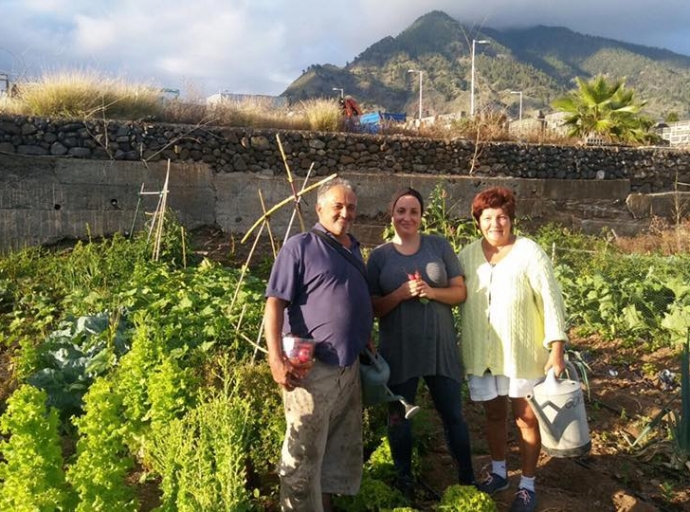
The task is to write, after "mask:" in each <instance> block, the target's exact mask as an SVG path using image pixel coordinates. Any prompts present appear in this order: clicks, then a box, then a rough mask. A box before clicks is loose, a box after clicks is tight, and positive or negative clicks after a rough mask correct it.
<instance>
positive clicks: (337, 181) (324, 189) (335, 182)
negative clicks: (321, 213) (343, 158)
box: [316, 178, 357, 202]
mask: <svg viewBox="0 0 690 512" xmlns="http://www.w3.org/2000/svg"><path fill="white" fill-rule="evenodd" d="M333 187H343V188H345V189H347V190H349V191H350V192H353V193H354V194H356V193H357V191H356V190H355V187H353V186H352V183H350V182H349V181H348V180H346V179H345V178H333V179H332V180H328V181H327V182H326V183H324V184H323V185H321V186H320V187H319V191H318V192H317V193H316V200H317V201H318V202H321V200H322V199H323V198H324V196H325V195H326V194H327V193H328V191H329V190H331V189H332V188H333Z"/></svg>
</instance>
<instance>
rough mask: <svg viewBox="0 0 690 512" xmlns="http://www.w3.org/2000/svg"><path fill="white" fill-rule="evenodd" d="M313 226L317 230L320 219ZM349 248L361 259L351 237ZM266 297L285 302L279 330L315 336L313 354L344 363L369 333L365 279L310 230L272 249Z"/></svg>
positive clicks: (350, 360) (369, 310)
mask: <svg viewBox="0 0 690 512" xmlns="http://www.w3.org/2000/svg"><path fill="white" fill-rule="evenodd" d="M316 229H319V230H321V231H323V227H322V226H321V225H320V224H317V225H316ZM352 242H353V243H352V247H351V251H352V253H353V254H354V255H355V256H356V257H357V258H359V259H360V260H361V259H362V256H361V253H360V249H359V243H358V242H357V241H356V240H355V239H354V238H352ZM266 296H267V297H276V298H279V299H282V300H285V301H287V302H288V306H287V308H286V309H285V317H284V324H283V331H284V332H285V333H288V332H290V333H292V334H294V335H297V336H301V337H308V338H313V339H315V340H317V341H318V342H319V343H317V345H316V352H315V357H316V358H317V359H318V360H320V361H323V362H324V363H328V364H334V365H338V366H350V365H352V364H353V363H354V362H355V360H356V359H357V357H358V355H359V353H360V352H361V351H362V349H363V348H364V346H365V345H366V343H367V342H368V341H369V339H370V336H371V329H372V325H373V321H374V315H373V310H372V306H371V298H370V297H369V289H368V286H367V282H366V279H365V278H364V276H363V275H362V273H361V272H360V271H359V270H357V268H355V266H354V265H353V264H352V263H350V262H349V261H347V260H346V259H345V257H344V256H343V255H341V254H339V253H338V252H337V251H336V249H334V248H333V247H330V246H329V245H328V244H327V243H326V242H324V241H323V240H321V239H320V238H319V237H318V236H317V235H315V234H313V233H309V232H307V233H301V234H299V235H295V236H293V237H291V238H289V239H288V240H287V241H286V242H285V244H284V245H283V247H282V249H281V250H280V252H279V253H278V257H277V258H276V261H275V264H274V265H273V269H272V271H271V277H270V278H269V281H268V286H267V288H266Z"/></svg>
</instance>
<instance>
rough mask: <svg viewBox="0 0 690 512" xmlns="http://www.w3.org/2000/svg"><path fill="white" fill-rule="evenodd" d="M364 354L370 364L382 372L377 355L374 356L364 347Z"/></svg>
mask: <svg viewBox="0 0 690 512" xmlns="http://www.w3.org/2000/svg"><path fill="white" fill-rule="evenodd" d="M364 353H365V354H366V355H367V357H368V358H369V359H370V360H371V364H373V365H374V366H375V367H376V369H377V370H378V371H382V370H383V366H382V365H381V361H380V360H379V358H378V353H376V354H374V353H373V352H372V351H371V350H369V347H364Z"/></svg>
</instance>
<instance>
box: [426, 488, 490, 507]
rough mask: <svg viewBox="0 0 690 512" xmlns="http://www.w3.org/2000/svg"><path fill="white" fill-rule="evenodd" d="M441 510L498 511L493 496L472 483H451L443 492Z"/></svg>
mask: <svg viewBox="0 0 690 512" xmlns="http://www.w3.org/2000/svg"><path fill="white" fill-rule="evenodd" d="M438 510H439V511H444V512H496V511H497V510H498V509H497V508H496V503H495V502H494V500H492V499H491V496H489V495H488V494H486V493H485V492H482V491H480V490H478V489H477V488H476V487H474V486H472V485H457V484H456V485H451V486H450V487H448V488H447V489H446V491H445V492H444V493H443V497H442V498H441V503H440V505H439V507H438Z"/></svg>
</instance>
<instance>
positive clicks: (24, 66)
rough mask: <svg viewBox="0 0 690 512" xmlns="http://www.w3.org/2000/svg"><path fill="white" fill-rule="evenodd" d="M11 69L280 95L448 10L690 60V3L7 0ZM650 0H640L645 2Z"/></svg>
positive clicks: (5, 53) (470, 19)
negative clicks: (311, 74)
mask: <svg viewBox="0 0 690 512" xmlns="http://www.w3.org/2000/svg"><path fill="white" fill-rule="evenodd" d="M1 1H2V3H3V16H2V17H0V34H2V37H1V38H0V72H2V71H9V72H12V73H15V74H27V73H34V74H36V73H40V72H42V71H43V70H44V69H46V67H51V68H55V67H59V66H72V67H93V68H96V69H101V70H104V71H109V72H110V73H112V74H118V75H121V74H125V75H127V76H128V77H129V78H131V79H141V80H142V81H151V80H154V81H156V82H157V83H159V84H160V85H162V86H165V87H181V86H182V85H183V82H185V81H188V80H191V81H192V82H195V84H194V85H195V87H196V88H197V89H200V90H203V89H206V90H208V91H211V92H212V91H215V90H218V89H228V90H232V91H235V92H254V93H263V94H279V93H280V92H282V91H283V90H284V89H285V88H286V87H287V86H288V85H289V83H290V82H292V81H293V80H294V79H296V78H297V77H298V76H299V74H300V73H301V71H302V70H303V69H305V68H306V67H307V66H309V65H310V64H325V63H331V64H335V65H340V66H342V65H344V64H345V63H346V62H348V61H351V60H352V59H353V58H354V57H355V56H356V55H358V54H359V53H361V52H362V51H364V50H365V49H366V48H367V47H368V46H370V45H372V44H373V43H375V42H376V41H378V40H380V39H381V38H383V37H386V36H389V35H390V36H396V35H398V34H399V33H400V32H401V31H402V30H404V29H405V28H406V27H408V26H409V25H410V24H411V23H413V22H414V20H415V19H417V18H418V17H419V16H421V15H423V14H425V13H427V12H429V11H431V10H441V11H445V12H447V13H448V14H449V15H451V16H453V17H454V18H456V19H458V20H459V21H460V22H462V23H465V24H468V25H471V26H472V25H473V26H475V27H477V28H479V27H482V26H486V27H492V28H505V27H508V26H532V25H537V24H543V25H552V26H566V27H568V28H571V29H573V30H575V31H578V32H581V33H585V34H590V35H599V36H604V37H610V38H613V39H619V40H624V41H629V42H633V43H638V44H643V45H650V46H658V47H663V48H668V49H671V50H673V51H677V52H679V53H684V54H686V55H690V9H688V8H687V7H686V0H665V1H664V2H657V4H656V5H654V6H653V7H652V8H650V6H649V5H645V4H643V3H636V2H630V1H629V0H598V1H597V0H580V1H579V2H577V3H575V2H572V3H567V4H566V3H564V2H555V1H553V0H514V1H506V0H483V1H482V2H472V3H470V2H458V1H457V0H435V1H429V0H427V1H425V2H419V1H418V0H377V1H376V2H373V1H371V0H353V1H351V2H347V3H346V2H338V3H335V2H327V1H324V0H301V1H295V0H196V1H195V2H189V1H188V0H187V1H184V2H183V1H181V0H121V1H118V2H112V1H108V2H106V1H105V0H1ZM638 4H639V5H638Z"/></svg>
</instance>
